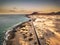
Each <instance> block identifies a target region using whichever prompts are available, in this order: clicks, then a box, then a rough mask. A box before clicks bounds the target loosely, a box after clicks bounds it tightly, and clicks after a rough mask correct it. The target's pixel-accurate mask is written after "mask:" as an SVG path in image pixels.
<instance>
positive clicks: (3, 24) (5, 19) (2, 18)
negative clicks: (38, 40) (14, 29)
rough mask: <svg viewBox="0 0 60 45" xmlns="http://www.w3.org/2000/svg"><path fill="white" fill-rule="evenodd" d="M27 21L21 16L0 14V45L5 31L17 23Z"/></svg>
mask: <svg viewBox="0 0 60 45" xmlns="http://www.w3.org/2000/svg"><path fill="white" fill-rule="evenodd" d="M27 20H29V19H28V18H27V17H25V15H22V14H18V15H16V14H7V15H6V14H4V15H2V14H0V45H2V44H3V40H4V33H5V32H6V31H7V29H8V28H9V27H11V26H13V25H15V24H17V23H19V22H20V23H22V22H25V21H27Z"/></svg>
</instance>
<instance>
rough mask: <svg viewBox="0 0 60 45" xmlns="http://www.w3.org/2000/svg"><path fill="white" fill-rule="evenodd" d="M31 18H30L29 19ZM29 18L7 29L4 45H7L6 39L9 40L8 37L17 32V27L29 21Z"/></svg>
mask: <svg viewBox="0 0 60 45" xmlns="http://www.w3.org/2000/svg"><path fill="white" fill-rule="evenodd" d="M29 20H30V19H29ZM29 20H28V21H25V22H19V23H17V24H15V25H13V26H11V27H9V28H8V29H7V31H5V35H4V41H3V45H6V41H8V40H9V39H8V38H9V37H10V36H11V35H10V33H13V34H15V32H16V30H15V29H16V28H17V27H19V26H20V25H22V24H23V23H26V22H29Z"/></svg>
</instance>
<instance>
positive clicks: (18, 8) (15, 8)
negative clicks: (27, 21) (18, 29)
mask: <svg viewBox="0 0 60 45" xmlns="http://www.w3.org/2000/svg"><path fill="white" fill-rule="evenodd" d="M31 11H38V12H55V11H60V0H0V13H2V12H6V13H8V12H15V13H19V12H31Z"/></svg>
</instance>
